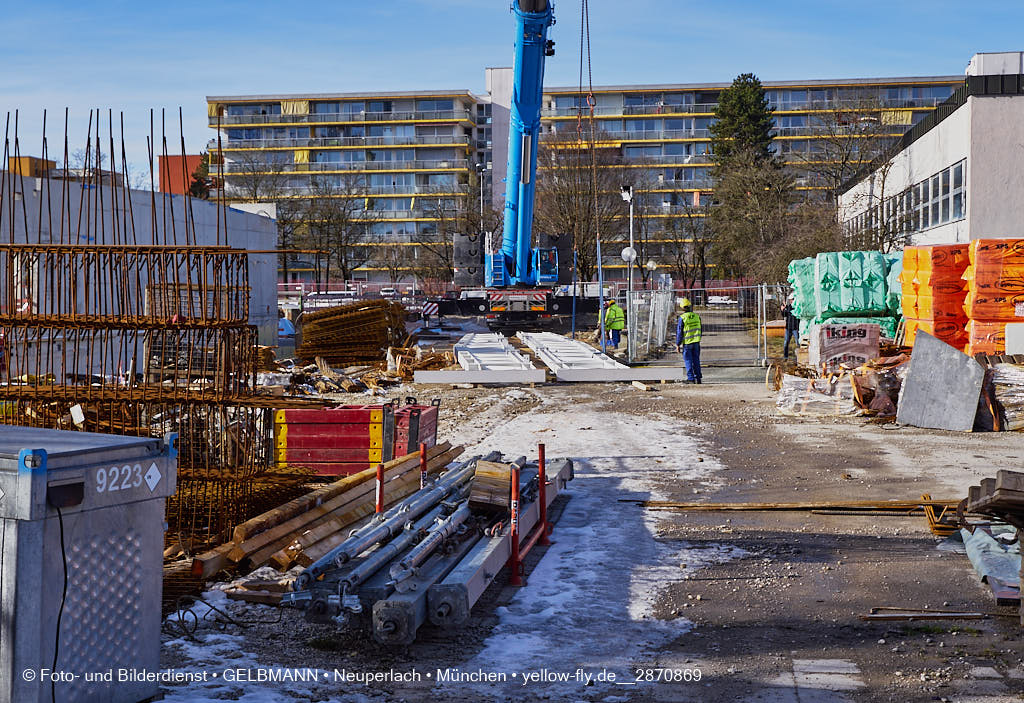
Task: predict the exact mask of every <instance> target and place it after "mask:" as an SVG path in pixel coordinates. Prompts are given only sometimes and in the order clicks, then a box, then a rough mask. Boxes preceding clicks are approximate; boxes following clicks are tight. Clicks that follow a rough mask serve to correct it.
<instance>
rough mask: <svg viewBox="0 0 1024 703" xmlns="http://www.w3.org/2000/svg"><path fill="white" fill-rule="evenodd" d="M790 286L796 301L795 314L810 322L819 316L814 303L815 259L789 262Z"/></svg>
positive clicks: (811, 257) (809, 258) (808, 258)
mask: <svg viewBox="0 0 1024 703" xmlns="http://www.w3.org/2000/svg"><path fill="white" fill-rule="evenodd" d="M788 278H789V285H790V286H791V287H792V288H793V293H794V294H795V295H796V300H795V301H794V302H793V314H794V315H796V316H797V317H799V318H800V319H802V320H805V319H806V320H810V319H813V318H814V317H815V315H817V309H816V306H815V303H814V289H815V285H814V257H813V256H809V257H807V258H806V259H793V260H792V261H790V262H789V277H788Z"/></svg>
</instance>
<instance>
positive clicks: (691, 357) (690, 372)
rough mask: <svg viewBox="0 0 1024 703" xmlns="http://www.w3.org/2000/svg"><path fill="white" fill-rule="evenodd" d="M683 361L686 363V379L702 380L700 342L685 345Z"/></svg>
mask: <svg viewBox="0 0 1024 703" xmlns="http://www.w3.org/2000/svg"><path fill="white" fill-rule="evenodd" d="M683 363H684V364H686V380H687V381H699V380H700V342H694V343H693V344H684V345H683Z"/></svg>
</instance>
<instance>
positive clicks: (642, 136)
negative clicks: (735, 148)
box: [604, 129, 711, 142]
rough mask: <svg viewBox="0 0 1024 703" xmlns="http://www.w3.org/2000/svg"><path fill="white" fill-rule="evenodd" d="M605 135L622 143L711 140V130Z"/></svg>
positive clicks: (667, 130) (620, 132) (610, 132)
mask: <svg viewBox="0 0 1024 703" xmlns="http://www.w3.org/2000/svg"><path fill="white" fill-rule="evenodd" d="M604 134H606V135H608V136H609V137H611V138H612V139H619V140H621V141H624V142H626V141H638V140H648V141H664V140H666V139H710V138H711V130H710V129H663V130H644V131H643V132H635V131H630V132H627V131H618V132H613V131H605V132H604Z"/></svg>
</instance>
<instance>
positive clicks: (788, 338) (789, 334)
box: [782, 328, 797, 359]
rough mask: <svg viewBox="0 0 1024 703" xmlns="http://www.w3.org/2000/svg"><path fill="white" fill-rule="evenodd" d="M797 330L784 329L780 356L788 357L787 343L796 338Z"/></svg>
mask: <svg viewBox="0 0 1024 703" xmlns="http://www.w3.org/2000/svg"><path fill="white" fill-rule="evenodd" d="M796 337H797V330H791V329H788V328H787V329H786V341H785V342H783V343H782V356H783V357H784V358H786V359H788V358H789V343H790V341H791V340H793V339H796Z"/></svg>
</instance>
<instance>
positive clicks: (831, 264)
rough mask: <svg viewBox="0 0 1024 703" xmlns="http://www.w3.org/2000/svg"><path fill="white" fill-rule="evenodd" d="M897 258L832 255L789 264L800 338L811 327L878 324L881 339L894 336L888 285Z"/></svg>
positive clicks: (894, 299) (894, 310)
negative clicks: (832, 324) (826, 324)
mask: <svg viewBox="0 0 1024 703" xmlns="http://www.w3.org/2000/svg"><path fill="white" fill-rule="evenodd" d="M896 260H897V257H894V256H892V255H883V254H881V253H879V252H877V251H838V252H837V251H832V252H822V253H821V254H818V255H817V256H816V257H809V258H806V259H794V260H793V261H791V262H790V263H789V283H790V285H791V286H792V289H793V293H794V294H795V296H796V299H795V301H794V314H795V315H796V316H797V317H798V318H800V336H801V339H804V338H806V337H807V336H808V335H809V334H810V332H811V330H812V328H813V326H814V325H821V324H825V323H835V324H860V323H874V324H878V326H879V328H880V330H881V334H882V336H883V337H887V338H892V337H893V336H895V333H896V318H895V315H898V314H899V306H898V294H897V295H895V296H894V294H893V292H892V289H891V286H890V285H889V281H890V279H891V278H893V277H894V275H898V272H897V273H896V274H893V273H892V271H893V268H894V265H895V261H896Z"/></svg>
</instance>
